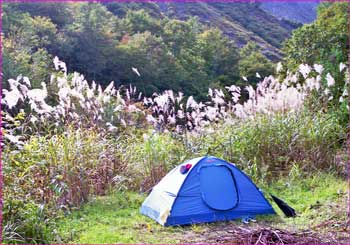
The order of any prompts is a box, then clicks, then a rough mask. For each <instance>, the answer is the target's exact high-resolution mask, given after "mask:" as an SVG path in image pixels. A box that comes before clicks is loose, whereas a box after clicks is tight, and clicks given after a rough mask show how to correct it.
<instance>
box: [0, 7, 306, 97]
mask: <svg viewBox="0 0 350 245" xmlns="http://www.w3.org/2000/svg"><path fill="white" fill-rule="evenodd" d="M292 6H293V5H292ZM291 8H292V7H291ZM3 10H4V11H3V12H4V17H3V33H4V40H3V43H4V45H3V47H4V49H3V60H4V62H3V63H4V66H3V67H4V68H3V69H4V81H7V80H8V79H9V78H14V77H17V76H18V75H19V74H22V75H24V76H28V77H29V78H30V79H31V81H32V83H33V86H34V87H40V84H41V82H42V81H43V80H46V79H48V77H47V75H45V74H47V71H48V70H50V69H52V63H51V60H52V59H53V58H54V57H55V56H58V57H59V58H60V59H62V60H64V61H65V62H66V63H67V64H68V67H70V69H71V70H70V71H69V72H72V71H77V72H79V73H82V74H85V76H86V77H87V79H88V80H94V81H96V82H97V83H98V84H101V85H102V86H107V84H109V82H110V81H115V84H116V85H118V86H120V85H129V84H132V85H135V86H137V87H139V88H141V91H142V92H143V94H146V95H151V94H153V93H154V92H162V91H164V90H168V89H173V90H175V91H182V92H183V93H185V95H195V96H196V99H205V96H206V92H207V90H208V88H209V87H212V88H214V87H216V88H219V87H220V88H224V87H225V86H228V85H231V84H238V85H239V84H243V83H245V82H244V81H243V80H242V77H247V78H248V79H249V81H250V82H251V83H252V84H255V83H256V82H257V80H258V79H257V78H256V73H259V74H260V75H261V76H266V75H268V74H271V73H272V72H273V65H272V62H277V61H279V60H281V59H282V58H283V57H282V53H281V48H282V46H283V43H284V41H285V40H286V39H287V38H288V37H290V35H291V32H292V31H293V30H294V29H295V28H297V27H299V26H301V24H300V23H296V22H292V21H289V20H287V19H285V18H282V19H281V18H277V17H275V16H273V15H271V14H270V13H269V12H268V11H265V10H263V9H262V6H261V4H260V3H220V2H211V3H209V2H208V3H206V2H197V3H175V2H128V3H120V2H109V3H87V2H86V3H6V4H4V5H3ZM133 67H134V68H135V67H136V68H138V71H139V75H137V74H136V73H134V72H133V70H132V68H133ZM140 74H141V75H140ZM8 86H9V85H8V84H6V82H5V84H3V87H4V88H6V87H8Z"/></svg>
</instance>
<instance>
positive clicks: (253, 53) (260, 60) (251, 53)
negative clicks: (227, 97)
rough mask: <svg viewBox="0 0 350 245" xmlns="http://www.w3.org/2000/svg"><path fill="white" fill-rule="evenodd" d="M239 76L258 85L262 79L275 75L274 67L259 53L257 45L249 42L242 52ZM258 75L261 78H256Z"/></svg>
mask: <svg viewBox="0 0 350 245" xmlns="http://www.w3.org/2000/svg"><path fill="white" fill-rule="evenodd" d="M240 57H241V59H240V61H239V65H238V66H239V74H240V76H241V77H242V76H245V77H246V78H247V79H248V81H249V82H253V83H255V84H256V83H257V82H259V81H260V80H261V78H263V77H266V76H269V75H270V74H273V70H274V66H273V63H272V62H271V61H269V60H268V59H267V58H266V57H265V56H264V55H262V54H261V53H260V52H259V49H258V47H257V45H256V44H255V43H253V42H249V43H248V44H247V45H245V46H244V47H243V48H242V49H241V50H240ZM256 73H258V74H259V75H260V76H261V78H258V77H257V76H256Z"/></svg>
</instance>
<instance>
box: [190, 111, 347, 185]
mask: <svg viewBox="0 0 350 245" xmlns="http://www.w3.org/2000/svg"><path fill="white" fill-rule="evenodd" d="M340 123H341V122H340V120H339V119H338V117H337V116H336V114H330V115H327V114H323V113H318V114H315V115H313V114H309V112H307V111H305V112H300V113H288V114H280V115H275V116H259V117H257V118H256V119H254V120H247V121H243V122H235V123H233V124H232V125H228V126H226V127H222V126H220V129H215V131H214V132H213V133H212V134H210V135H206V137H204V138H203V140H204V143H203V144H201V145H200V146H199V147H200V149H199V150H198V151H199V152H200V154H199V155H214V156H217V157H221V158H223V159H226V160H229V161H231V162H233V163H235V164H237V165H238V166H239V167H240V168H242V169H243V170H244V171H246V172H247V173H248V174H249V175H250V176H251V177H252V178H253V179H254V180H258V179H265V180H268V179H271V178H272V179H273V178H275V177H276V176H279V175H284V174H286V173H288V172H289V171H290V169H291V168H292V167H293V165H294V164H299V166H300V167H301V168H302V169H303V170H317V169H337V165H336V163H335V162H334V161H335V160H334V156H335V154H336V152H337V150H338V149H339V147H340V146H341V144H342V142H343V140H344V139H345V135H346V134H345V131H344V128H343V127H342V125H341V124H340ZM196 140H197V139H193V141H196Z"/></svg>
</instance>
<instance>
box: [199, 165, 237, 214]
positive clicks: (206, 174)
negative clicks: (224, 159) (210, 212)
mask: <svg viewBox="0 0 350 245" xmlns="http://www.w3.org/2000/svg"><path fill="white" fill-rule="evenodd" d="M199 175H200V185H201V194H202V199H203V201H204V202H205V204H206V205H207V206H209V207H210V208H211V209H215V210H229V209H233V208H234V207H235V206H236V205H237V204H238V193H237V188H236V182H235V180H234V176H233V173H232V171H231V170H230V169H229V168H228V167H227V166H225V165H206V166H202V167H201V168H200V169H199Z"/></svg>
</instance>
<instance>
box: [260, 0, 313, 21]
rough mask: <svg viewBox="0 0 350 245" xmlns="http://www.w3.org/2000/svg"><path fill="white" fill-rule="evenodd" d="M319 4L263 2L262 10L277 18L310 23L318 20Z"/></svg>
mask: <svg viewBox="0 0 350 245" xmlns="http://www.w3.org/2000/svg"><path fill="white" fill-rule="evenodd" d="M318 4H319V3H318V2H287V1H285V2H262V3H261V8H262V9H264V10H265V11H266V12H268V13H270V14H272V15H273V16H275V17H277V18H284V19H287V20H291V21H295V22H299V23H303V24H305V23H310V22H312V21H314V20H315V19H316V8H317V6H318Z"/></svg>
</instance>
